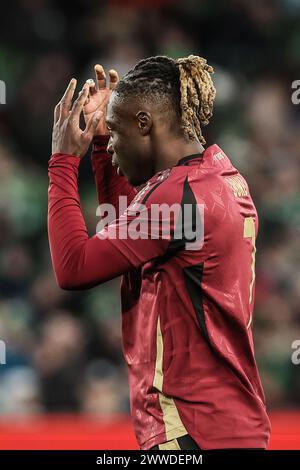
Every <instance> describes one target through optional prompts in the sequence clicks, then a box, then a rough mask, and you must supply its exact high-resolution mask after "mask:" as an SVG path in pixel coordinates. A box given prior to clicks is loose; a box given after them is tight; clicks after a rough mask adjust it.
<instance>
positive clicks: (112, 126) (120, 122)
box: [106, 93, 155, 186]
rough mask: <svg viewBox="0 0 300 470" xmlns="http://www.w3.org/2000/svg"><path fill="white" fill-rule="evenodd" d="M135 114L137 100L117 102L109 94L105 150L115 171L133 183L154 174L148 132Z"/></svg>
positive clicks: (116, 99)
mask: <svg viewBox="0 0 300 470" xmlns="http://www.w3.org/2000/svg"><path fill="white" fill-rule="evenodd" d="M126 103H127V104H126ZM139 116H140V114H139V108H138V107H137V103H134V102H133V100H131V101H130V102H129V101H128V102H127V101H125V102H123V101H120V100H119V98H118V97H117V96H116V94H115V93H112V95H111V98H110V100H109V103H108V107H107V115H106V123H107V128H108V130H109V133H110V139H109V142H108V146H107V150H108V152H109V153H110V154H111V155H112V162H113V164H114V165H116V166H117V171H118V174H119V175H124V176H125V177H126V178H127V180H128V181H129V183H130V184H131V185H133V186H139V185H141V184H142V183H144V182H146V181H147V180H148V179H149V178H151V177H152V176H153V174H154V173H155V170H154V162H153V159H152V158H151V137H150V131H149V132H148V131H147V132H146V133H145V130H144V129H143V124H142V123H141V120H140V117H139Z"/></svg>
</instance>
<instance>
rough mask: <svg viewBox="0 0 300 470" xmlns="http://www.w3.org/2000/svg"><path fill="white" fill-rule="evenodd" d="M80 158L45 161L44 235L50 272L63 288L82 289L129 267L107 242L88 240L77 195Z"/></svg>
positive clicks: (64, 157)
mask: <svg viewBox="0 0 300 470" xmlns="http://www.w3.org/2000/svg"><path fill="white" fill-rule="evenodd" d="M79 163H80V159H79V158H78V157H75V156H72V155H64V154H56V155H53V156H52V157H51V159H50V161H49V180H50V182H49V190H48V235H49V244H50V251H51V258H52V264H53V269H54V272H55V276H56V279H57V282H58V284H59V286H60V287H62V288H64V289H86V288H90V287H93V286H95V285H97V284H100V283H102V282H105V281H107V280H109V279H112V278H113V277H116V276H118V275H120V274H122V273H123V272H126V271H127V270H129V269H130V268H131V265H130V263H129V262H128V260H127V259H126V258H125V257H124V256H123V255H122V253H120V252H119V250H116V249H115V248H114V247H113V246H112V244H111V243H110V241H109V240H100V239H99V237H97V235H95V236H93V237H92V238H89V236H88V233H87V228H86V225H85V222H84V219H83V216H82V212H81V207H80V198H79V193H78V183H77V178H78V167H79Z"/></svg>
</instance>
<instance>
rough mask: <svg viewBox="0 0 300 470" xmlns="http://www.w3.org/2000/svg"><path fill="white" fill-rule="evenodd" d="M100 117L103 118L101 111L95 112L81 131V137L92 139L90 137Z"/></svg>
mask: <svg viewBox="0 0 300 470" xmlns="http://www.w3.org/2000/svg"><path fill="white" fill-rule="evenodd" d="M102 116H103V112H102V111H96V112H95V114H94V115H93V117H92V119H90V120H89V122H88V124H87V126H86V128H85V129H84V131H83V136H84V137H86V138H91V139H92V137H93V135H94V131H95V129H96V127H97V126H98V124H99V121H100V119H101V117H102Z"/></svg>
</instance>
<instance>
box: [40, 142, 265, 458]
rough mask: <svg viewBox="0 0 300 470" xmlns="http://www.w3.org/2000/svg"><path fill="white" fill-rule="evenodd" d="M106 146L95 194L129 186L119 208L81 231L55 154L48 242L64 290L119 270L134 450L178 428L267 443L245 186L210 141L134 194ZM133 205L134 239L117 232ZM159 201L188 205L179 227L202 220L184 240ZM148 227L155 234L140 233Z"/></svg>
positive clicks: (252, 220)
mask: <svg viewBox="0 0 300 470" xmlns="http://www.w3.org/2000/svg"><path fill="white" fill-rule="evenodd" d="M105 143H106V140H105V139H102V140H101V139H100V140H99V141H98V144H97V143H96V144H95V147H94V153H93V156H92V162H93V170H94V173H95V177H96V183H97V190H98V196H99V202H112V203H114V204H115V206H117V205H118V200H117V197H118V196H119V195H127V196H128V198H129V202H130V204H129V206H128V208H127V210H126V211H125V212H124V214H122V215H121V216H120V217H119V218H118V219H117V220H115V221H114V222H112V223H111V224H110V225H109V226H107V227H105V228H104V229H103V230H102V231H101V232H100V234H96V235H95V236H93V237H91V238H89V237H88V234H87V230H86V226H85V223H84V219H83V217H82V213H81V209H80V200H79V194H78V186H77V176H78V166H79V159H78V158H77V157H75V156H71V155H64V154H56V155H53V156H52V158H51V160H50V162H49V177H50V186H49V214H48V225H49V240H50V247H51V256H52V262H53V266H54V270H55V273H56V277H57V280H58V283H59V285H61V287H63V288H66V289H83V288H89V287H92V286H95V285H97V284H100V283H102V282H105V281H107V280H108V279H111V278H113V277H116V276H118V275H120V274H123V278H122V287H121V295H122V338H123V351H124V357H125V360H126V362H127V365H128V371H129V384H130V398H131V412H132V419H133V425H134V429H135V433H136V436H137V440H138V442H139V445H140V447H141V449H149V448H151V447H152V446H155V445H157V444H160V443H163V442H166V441H168V440H171V439H174V438H177V437H180V436H182V435H184V434H187V433H189V434H190V435H191V436H192V437H193V439H194V440H195V441H196V442H197V444H198V445H199V447H200V448H202V449H221V448H239V447H241V448H246V447H250V448H265V447H266V446H267V444H268V440H269V435H270V423H269V419H268V416H267V413H266V407H265V399H264V394H263V390H262V386H261V382H260V378H259V374H258V370H257V366H256V363H255V358H254V348H253V337H252V330H251V320H252V313H253V302H254V281H255V265H254V263H255V238H256V234H257V226H258V221H257V213H256V210H255V207H254V204H253V201H252V199H251V196H250V194H249V188H248V186H247V183H246V182H245V180H244V178H243V177H242V176H241V175H240V174H239V173H238V171H237V170H236V169H235V168H234V167H233V166H232V164H231V162H230V160H229V159H228V157H227V156H226V155H225V154H224V152H223V151H222V150H221V149H220V148H219V147H218V146H217V145H213V146H211V147H208V148H207V149H206V150H205V151H204V153H203V154H202V155H200V154H199V155H191V156H187V157H183V158H182V159H181V160H179V162H178V163H177V165H176V166H174V167H172V168H171V169H168V170H164V171H161V172H159V173H157V174H156V175H154V176H153V177H152V178H151V179H150V180H149V181H148V182H147V184H146V185H145V186H144V188H143V189H142V190H141V191H140V192H137V191H136V190H135V189H134V188H132V187H131V186H130V185H129V184H128V183H127V181H126V179H125V178H124V177H119V176H117V174H116V171H115V169H114V168H112V167H111V161H110V160H111V159H110V157H109V156H108V155H107V154H105V152H104V148H103V145H105ZM108 177H109V181H108ZM108 183H109V184H108ZM141 203H142V204H143V208H144V209H143V210H142V212H141V217H140V232H142V236H141V237H140V238H133V237H128V236H127V237H124V236H121V235H120V233H121V229H124V228H126V229H128V228H129V226H130V225H131V226H132V222H133V221H134V220H135V218H136V212H135V210H136V208H137V207H138V205H139V204H141ZM160 204H166V205H167V207H171V206H172V205H173V204H177V205H180V207H182V208H183V213H184V210H185V209H184V208H185V207H188V206H189V207H190V206H192V207H193V208H194V209H195V208H197V209H196V210H194V209H193V211H192V213H191V214H192V216H189V217H187V218H185V217H182V219H181V220H183V221H184V223H183V228H184V229H185V225H186V224H191V226H193V227H195V220H196V219H197V221H199V220H200V221H201V226H200V227H199V225H197V226H196V227H197V230H198V232H199V233H200V232H201V237H196V239H194V240H192V245H193V247H192V248H191V243H187V240H186V239H185V236H182V237H181V239H176V237H175V236H174V234H175V229H176V227H177V225H178V220H179V219H178V218H177V217H176V216H175V215H171V216H170V214H169V217H167V216H165V219H166V220H164V215H162V216H161V217H159V218H157V214H155V216H154V215H153V213H152V211H151V209H152V208H153V206H157V205H160ZM197 213H198V215H199V214H200V219H199V217H198V218H197ZM167 219H168V220H167ZM143 222H144V223H143ZM165 222H166V224H165ZM168 222H171V227H170V233H167V231H166V230H165V228H166V226H167V224H168ZM153 226H154V227H156V228H157V232H156V236H155V237H151V236H149V232H150V227H153ZM191 228H192V227H190V229H191ZM127 233H128V232H127ZM202 233H203V237H202ZM114 234H117V236H113V235H114ZM157 234H158V235H157ZM147 235H148V236H147Z"/></svg>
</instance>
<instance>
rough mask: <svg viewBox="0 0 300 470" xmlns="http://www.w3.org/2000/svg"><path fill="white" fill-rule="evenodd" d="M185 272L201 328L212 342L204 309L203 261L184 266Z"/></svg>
mask: <svg viewBox="0 0 300 470" xmlns="http://www.w3.org/2000/svg"><path fill="white" fill-rule="evenodd" d="M183 274H184V279H185V285H186V288H187V291H188V293H189V296H190V299H191V301H192V304H193V307H194V309H195V312H196V315H197V319H198V322H199V326H200V330H201V333H202V335H203V337H204V338H205V340H206V341H207V343H208V344H210V340H209V337H208V333H207V328H206V323H205V316H204V309H203V296H202V288H201V281H202V275H203V263H199V264H195V265H193V266H187V267H186V268H183Z"/></svg>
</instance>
